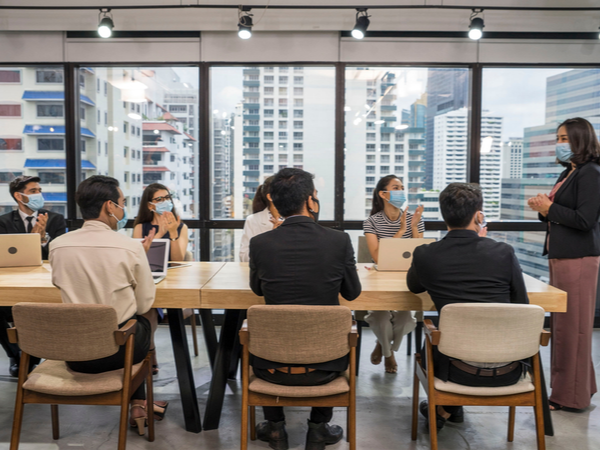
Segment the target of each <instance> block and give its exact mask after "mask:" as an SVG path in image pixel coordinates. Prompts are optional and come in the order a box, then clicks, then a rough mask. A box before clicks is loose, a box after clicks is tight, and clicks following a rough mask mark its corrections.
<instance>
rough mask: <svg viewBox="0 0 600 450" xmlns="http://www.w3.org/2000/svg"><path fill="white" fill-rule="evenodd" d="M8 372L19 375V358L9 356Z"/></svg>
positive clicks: (11, 374)
mask: <svg viewBox="0 0 600 450" xmlns="http://www.w3.org/2000/svg"><path fill="white" fill-rule="evenodd" d="M9 360H10V363H9V366H8V373H9V374H10V376H11V377H18V376H19V360H18V359H17V358H9Z"/></svg>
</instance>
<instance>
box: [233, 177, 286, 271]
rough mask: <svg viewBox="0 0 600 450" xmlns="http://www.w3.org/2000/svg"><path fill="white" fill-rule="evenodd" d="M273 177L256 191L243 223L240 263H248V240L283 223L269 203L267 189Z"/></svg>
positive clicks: (271, 203)
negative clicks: (250, 208)
mask: <svg viewBox="0 0 600 450" xmlns="http://www.w3.org/2000/svg"><path fill="white" fill-rule="evenodd" d="M271 181H273V177H272V176H271V177H269V178H267V179H266V180H265V181H264V182H263V184H261V185H260V186H259V187H258V188H257V189H256V194H255V195H254V200H253V201H252V214H251V215H249V216H248V217H246V222H244V234H243V235H242V242H241V244H240V261H241V262H248V261H249V256H250V239H252V238H253V237H254V236H256V235H257V234H262V233H264V232H266V231H271V230H274V229H275V228H277V227H278V226H279V225H281V224H282V223H283V218H282V217H281V216H280V215H279V211H277V208H275V205H273V202H272V201H271V194H269V188H270V186H271Z"/></svg>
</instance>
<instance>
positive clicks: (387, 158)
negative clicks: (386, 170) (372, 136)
mask: <svg viewBox="0 0 600 450" xmlns="http://www.w3.org/2000/svg"><path fill="white" fill-rule="evenodd" d="M379 162H380V163H381V164H385V163H389V162H390V155H381V156H380V157H379ZM381 170H383V169H381Z"/></svg>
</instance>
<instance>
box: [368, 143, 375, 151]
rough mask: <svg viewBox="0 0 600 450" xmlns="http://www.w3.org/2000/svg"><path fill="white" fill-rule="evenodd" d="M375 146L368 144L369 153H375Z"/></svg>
mask: <svg viewBox="0 0 600 450" xmlns="http://www.w3.org/2000/svg"><path fill="white" fill-rule="evenodd" d="M374 151H375V144H367V152H374Z"/></svg>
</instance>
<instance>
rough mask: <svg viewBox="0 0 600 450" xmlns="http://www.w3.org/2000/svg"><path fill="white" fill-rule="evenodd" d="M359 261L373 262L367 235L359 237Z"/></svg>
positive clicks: (357, 258) (357, 260) (357, 257)
mask: <svg viewBox="0 0 600 450" xmlns="http://www.w3.org/2000/svg"><path fill="white" fill-rule="evenodd" d="M356 262H357V263H371V262H373V260H372V259H371V252H369V246H368V245H367V238H366V236H359V237H358V255H357V256H356Z"/></svg>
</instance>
